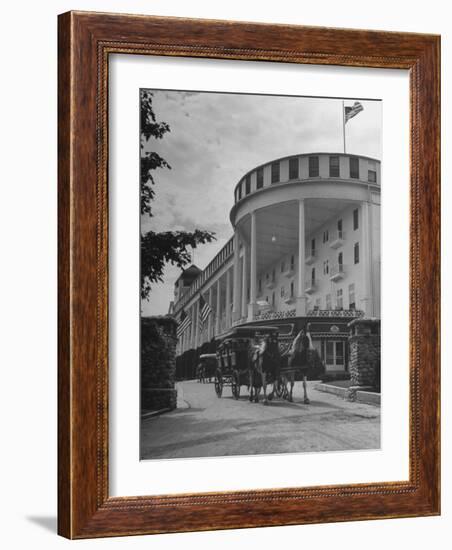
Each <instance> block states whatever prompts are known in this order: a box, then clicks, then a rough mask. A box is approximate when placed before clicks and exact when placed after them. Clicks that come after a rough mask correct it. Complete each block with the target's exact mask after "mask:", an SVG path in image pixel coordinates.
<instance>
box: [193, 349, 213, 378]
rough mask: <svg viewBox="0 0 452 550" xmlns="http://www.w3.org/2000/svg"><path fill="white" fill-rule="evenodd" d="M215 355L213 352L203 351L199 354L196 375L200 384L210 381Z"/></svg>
mask: <svg viewBox="0 0 452 550" xmlns="http://www.w3.org/2000/svg"><path fill="white" fill-rule="evenodd" d="M216 366H217V355H216V354H215V353H203V354H202V355H200V356H199V363H198V366H197V369H196V375H197V378H198V380H199V382H201V383H202V384H205V383H206V382H210V381H211V380H212V378H213V377H214V375H215V370H216Z"/></svg>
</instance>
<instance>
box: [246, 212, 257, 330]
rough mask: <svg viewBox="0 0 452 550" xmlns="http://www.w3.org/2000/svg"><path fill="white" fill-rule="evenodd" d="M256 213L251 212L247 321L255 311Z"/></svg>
mask: <svg viewBox="0 0 452 550" xmlns="http://www.w3.org/2000/svg"><path fill="white" fill-rule="evenodd" d="M256 223H257V222H256V212H251V244H250V303H249V304H248V321H252V320H253V319H254V315H255V313H256V311H257V299H256V282H257V281H256V279H257V242H256V232H257V228H256Z"/></svg>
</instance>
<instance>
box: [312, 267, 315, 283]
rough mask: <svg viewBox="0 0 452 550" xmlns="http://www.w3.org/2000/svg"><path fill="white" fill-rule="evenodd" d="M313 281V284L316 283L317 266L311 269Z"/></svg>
mask: <svg viewBox="0 0 452 550" xmlns="http://www.w3.org/2000/svg"><path fill="white" fill-rule="evenodd" d="M311 282H312V284H314V283H315V267H313V268H312V269H311Z"/></svg>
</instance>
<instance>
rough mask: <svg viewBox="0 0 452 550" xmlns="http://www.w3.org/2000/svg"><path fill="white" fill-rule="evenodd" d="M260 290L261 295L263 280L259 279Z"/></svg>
mask: <svg viewBox="0 0 452 550" xmlns="http://www.w3.org/2000/svg"><path fill="white" fill-rule="evenodd" d="M258 288H259V293H261V292H262V279H259V284H258Z"/></svg>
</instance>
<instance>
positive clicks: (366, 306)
mask: <svg viewBox="0 0 452 550" xmlns="http://www.w3.org/2000/svg"><path fill="white" fill-rule="evenodd" d="M369 210H370V205H369V203H368V202H363V203H362V204H361V224H362V231H361V236H362V237H361V241H360V244H359V263H360V264H362V267H361V275H362V278H361V281H362V282H361V284H362V289H361V309H362V310H363V311H364V315H365V316H366V317H372V316H373V314H374V312H373V304H372V282H371V281H372V280H371V270H372V261H371V258H370V237H371V228H370V213H369Z"/></svg>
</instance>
